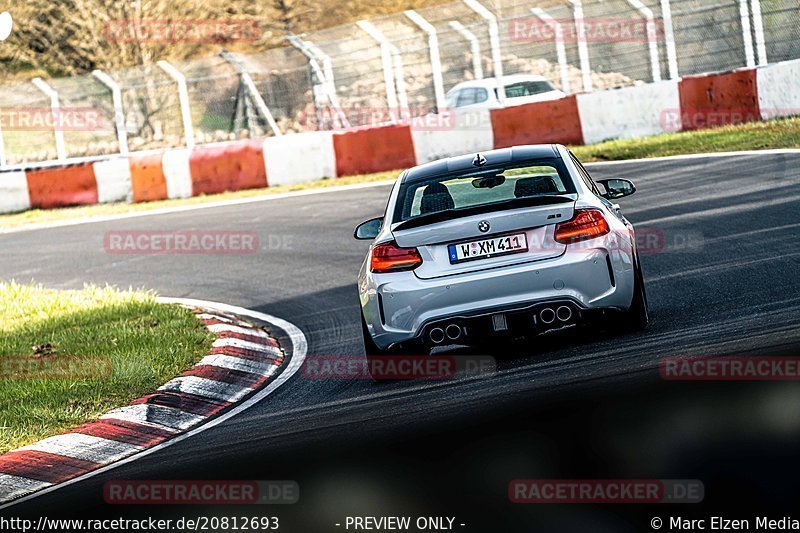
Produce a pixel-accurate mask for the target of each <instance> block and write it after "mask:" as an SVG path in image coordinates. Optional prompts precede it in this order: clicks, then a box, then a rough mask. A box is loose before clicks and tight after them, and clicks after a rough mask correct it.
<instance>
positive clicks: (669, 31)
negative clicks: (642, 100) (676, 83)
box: [661, 0, 680, 80]
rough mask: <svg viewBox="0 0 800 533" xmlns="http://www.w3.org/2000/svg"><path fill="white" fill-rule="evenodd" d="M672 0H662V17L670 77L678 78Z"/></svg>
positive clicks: (672, 78)
mask: <svg viewBox="0 0 800 533" xmlns="http://www.w3.org/2000/svg"><path fill="white" fill-rule="evenodd" d="M669 2H670V0H661V18H662V19H663V20H664V41H665V44H666V46H667V65H668V66H669V79H671V80H677V79H678V78H679V77H680V74H679V73H678V51H677V49H676V47H675V28H674V27H673V26H672V6H671V5H670V3H669Z"/></svg>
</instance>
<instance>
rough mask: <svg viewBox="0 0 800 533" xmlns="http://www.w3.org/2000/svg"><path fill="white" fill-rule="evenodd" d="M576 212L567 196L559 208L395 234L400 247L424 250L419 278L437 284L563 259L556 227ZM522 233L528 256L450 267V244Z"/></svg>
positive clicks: (469, 218)
mask: <svg viewBox="0 0 800 533" xmlns="http://www.w3.org/2000/svg"><path fill="white" fill-rule="evenodd" d="M574 211H575V200H574V198H572V197H566V196H565V197H563V198H561V199H560V202H559V203H555V204H547V205H537V206H530V207H524V208H519V209H509V210H503V211H492V212H490V213H478V214H472V215H468V216H463V217H458V218H452V219H449V220H442V221H440V222H433V223H430V224H425V225H420V226H416V227H413V224H412V227H408V225H407V224H406V225H404V224H399V225H397V226H395V229H394V230H393V232H392V233H393V235H394V238H395V241H396V242H397V244H398V246H400V247H403V248H412V247H415V248H417V249H418V250H419V252H420V255H421V256H422V259H423V263H422V265H421V266H420V267H418V268H417V269H416V270H415V271H414V272H415V274H416V275H417V276H418V277H420V278H422V279H433V278H439V277H444V276H454V275H458V274H464V273H468V272H475V271H479V270H486V269H490V268H498V267H504V266H509V265H515V264H522V263H527V262H531V261H541V260H544V259H550V258H553V257H558V256H560V255H562V254H563V253H564V251H565V250H566V246H565V245H562V244H559V243H556V242H555V241H554V240H553V236H554V233H555V226H556V224H558V223H559V222H564V221H567V220H570V219H571V218H572V216H573V214H574ZM485 223H488V226H489V228H490V229H489V230H488V231H482V230H481V226H484V228H483V229H485ZM522 233H524V234H525V236H526V239H527V245H528V246H527V251H523V252H519V253H513V254H508V255H493V256H492V257H488V258H482V259H474V260H470V261H466V262H460V263H453V262H451V258H450V250H449V249H448V246H449V245H451V244H463V243H470V242H474V241H482V240H485V239H491V238H495V237H501V236H505V235H518V234H522Z"/></svg>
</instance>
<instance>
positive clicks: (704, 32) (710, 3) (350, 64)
mask: <svg viewBox="0 0 800 533" xmlns="http://www.w3.org/2000/svg"><path fill="white" fill-rule="evenodd" d="M796 58H800V1H799V0H584V1H583V2H581V1H578V0H462V1H459V2H454V3H450V4H446V5H442V6H438V7H431V8H426V9H421V10H419V11H417V12H405V13H398V14H395V15H391V16H386V17H381V18H378V19H373V20H370V21H362V22H358V23H353V24H346V25H342V26H337V27H334V28H329V29H325V30H321V31H317V32H313V33H309V34H305V35H300V36H290V38H289V39H287V45H286V47H284V48H279V49H272V50H267V51H265V52H262V53H259V54H255V55H248V56H243V55H233V54H224V53H223V54H221V55H220V56H214V57H209V58H204V59H199V60H194V61H187V62H182V63H174V64H172V65H169V64H163V63H159V64H155V65H146V66H140V67H135V68H130V69H127V70H123V71H119V72H109V73H108V76H107V78H108V79H107V80H105V81H104V80H103V77H102V74H101V75H97V74H95V75H85V76H78V77H73V78H66V79H55V80H47V81H42V80H40V81H38V82H36V83H24V84H17V85H13V86H2V87H0V117H1V118H2V119H3V120H2V121H1V122H0V125H1V126H2V137H1V139H2V142H0V164H2V165H6V166H11V165H15V164H21V163H27V162H39V161H48V160H55V159H65V158H72V157H79V156H93V155H100V154H113V153H118V152H120V151H124V150H125V149H126V146H125V145H127V148H129V149H130V150H145V149H156V148H166V147H175V146H185V145H187V144H190V145H191V144H193V143H208V142H217V141H224V140H233V139H241V138H254V137H263V136H270V135H282V134H291V133H296V132H303V131H317V130H329V129H332V128H341V127H350V126H364V125H374V124H377V123H382V122H391V121H394V120H398V119H401V118H404V117H408V116H419V115H425V114H428V113H431V112H436V110H437V109H439V108H441V107H442V106H448V102H447V93H448V92H449V91H451V90H452V89H453V87H455V86H456V85H457V84H459V83H462V82H465V81H471V80H479V79H485V78H492V77H495V76H497V75H498V74H499V73H500V71H502V73H503V75H504V76H511V75H532V76H541V77H543V78H544V80H546V81H547V82H549V83H550V84H552V86H554V87H555V88H557V89H560V90H562V91H564V92H566V93H575V92H581V91H586V90H597V89H606V88H612V87H623V86H630V85H637V84H642V83H649V82H654V81H658V80H662V79H676V78H677V77H680V76H686V75H692V74H699V73H704V72H713V71H724V70H731V69H736V68H741V67H748V66H756V65H763V64H766V63H771V62H777V61H785V60H789V59H796ZM109 82H110V83H109ZM115 85H116V87H115ZM184 88H185V90H184ZM115 91H117V93H116V94H117V98H115ZM498 96H499V97H500V98H499V99H501V100H502V96H503V95H498ZM501 103H502V102H501ZM506 103H507V102H506ZM54 104H56V105H57V106H59V111H58V112H54V111H53V105H54ZM82 113H83V115H82ZM87 115H88V118H91V120H88V119H87ZM81 119H82V120H83V121H82V120H81ZM66 122H69V124H66V125H65V123H66ZM56 124H58V125H60V126H61V128H59V127H57V125H56ZM58 129H61V130H62V133H60V134H59V133H57V131H56V130H58Z"/></svg>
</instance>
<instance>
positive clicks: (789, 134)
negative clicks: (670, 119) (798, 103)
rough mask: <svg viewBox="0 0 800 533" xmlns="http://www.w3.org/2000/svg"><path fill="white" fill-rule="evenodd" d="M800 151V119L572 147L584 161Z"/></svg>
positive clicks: (751, 123)
mask: <svg viewBox="0 0 800 533" xmlns="http://www.w3.org/2000/svg"><path fill="white" fill-rule="evenodd" d="M777 148H800V118H790V119H782V120H771V121H768V122H750V123H747V124H740V125H737V126H725V127H721V128H713V129H708V130H701V131H691V132H680V133H665V134H663V135H654V136H652V137H640V138H638V139H625V140H619V141H607V142H603V143H599V144H594V145H591V146H575V147H573V148H572V150H573V152H575V155H576V156H578V158H579V159H580V160H581V161H584V162H587V163H588V162H592V161H619V160H624V159H643V158H648V157H664V156H671V155H683V154H702V153H707V152H708V153H711V152H735V151H740V150H769V149H777Z"/></svg>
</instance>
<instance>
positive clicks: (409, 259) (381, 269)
mask: <svg viewBox="0 0 800 533" xmlns="http://www.w3.org/2000/svg"><path fill="white" fill-rule="evenodd" d="M371 263H372V272H375V273H377V274H382V273H385V272H404V271H406V270H414V269H415V268H417V267H418V266H420V265H421V264H422V256H420V255H419V252H418V251H417V249H416V248H400V247H399V246H397V243H395V242H387V243H384V244H378V245H376V246H374V247H373V248H372V261H371Z"/></svg>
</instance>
